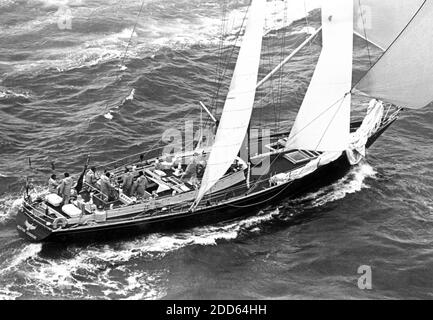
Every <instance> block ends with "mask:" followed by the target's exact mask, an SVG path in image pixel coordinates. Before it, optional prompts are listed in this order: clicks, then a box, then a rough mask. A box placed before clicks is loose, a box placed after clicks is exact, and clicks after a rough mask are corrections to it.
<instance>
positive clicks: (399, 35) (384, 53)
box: [350, 0, 427, 92]
mask: <svg viewBox="0 0 433 320" xmlns="http://www.w3.org/2000/svg"><path fill="white" fill-rule="evenodd" d="M426 3H427V0H424V2H423V3H422V5H421V6H420V7H419V8H418V10H417V11H416V12H415V14H414V15H413V16H412V18H411V19H410V20H409V22H408V23H407V24H406V26H405V27H404V28H403V30H401V31H400V33H399V34H398V36H397V37H396V38H395V39H394V41H393V42H392V43H391V44H390V45H389V46H388V48H387V49H386V50H385V51H384V52H383V53H382V55H381V56H380V57H379V59H377V60H376V62H375V63H374V64H373V65H372V66H370V68H369V69H368V70H367V71H366V72H365V74H364V75H363V76H362V77H361V78H360V79H359V80H358V81H357V82H356V83H355V84H354V85H353V86H352V89H351V90H350V91H351V92H352V91H353V90H354V89H355V87H356V86H357V85H358V84H359V83H360V82H361V81H362V79H364V78H365V76H366V75H367V74H368V73H369V72H370V70H371V69H373V68H374V66H375V65H376V64H377V63H378V62H379V61H380V60H382V58H383V57H384V56H385V55H386V54H387V53H388V51H389V50H390V49H391V48H392V47H393V46H394V44H395V43H396V41H397V40H398V39H399V38H400V37H401V36H402V34H403V33H404V32H405V31H406V29H407V28H408V27H409V25H410V24H411V23H412V21H413V20H414V19H415V18H416V16H417V15H418V13H420V12H421V10H422V9H423V8H424V5H425V4H426Z"/></svg>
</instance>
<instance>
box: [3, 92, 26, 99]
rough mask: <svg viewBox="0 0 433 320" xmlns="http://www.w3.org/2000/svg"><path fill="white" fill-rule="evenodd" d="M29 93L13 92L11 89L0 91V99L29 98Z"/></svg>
mask: <svg viewBox="0 0 433 320" xmlns="http://www.w3.org/2000/svg"><path fill="white" fill-rule="evenodd" d="M30 97H31V95H30V93H28V92H14V91H12V90H4V91H0V99H10V98H23V99H30Z"/></svg>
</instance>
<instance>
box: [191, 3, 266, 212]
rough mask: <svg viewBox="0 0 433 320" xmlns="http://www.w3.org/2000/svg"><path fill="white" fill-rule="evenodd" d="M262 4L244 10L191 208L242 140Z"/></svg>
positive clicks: (259, 38)
mask: <svg viewBox="0 0 433 320" xmlns="http://www.w3.org/2000/svg"><path fill="white" fill-rule="evenodd" d="M265 4H266V0H252V2H251V5H250V7H249V9H248V10H249V12H248V20H247V24H246V27H245V34H244V37H243V40H242V45H241V49H240V51H239V55H238V59H237V63H236V67H235V70H234V73H233V77H232V81H231V84H230V88H229V92H228V95H227V98H226V101H225V104H224V109H223V113H222V115H221V119H220V123H219V126H218V131H217V133H216V136H215V143H214V145H213V146H212V150H211V153H210V156H209V160H208V161H207V165H206V170H205V173H204V176H203V180H202V183H201V186H200V190H199V192H198V194H197V197H196V201H195V204H198V203H199V202H200V200H201V199H202V198H203V196H204V195H205V194H206V193H207V192H208V191H209V190H210V189H211V188H212V187H213V186H214V185H215V183H216V182H217V181H218V180H219V179H220V178H221V177H222V176H223V175H224V174H225V173H226V172H227V170H228V169H229V167H230V165H231V164H232V163H233V161H234V159H235V158H236V156H237V154H238V152H239V150H240V148H241V145H242V142H243V140H244V138H245V135H246V132H247V129H248V126H249V122H250V119H251V113H252V109H253V104H254V97H255V92H256V84H257V75H258V69H259V63H260V52H261V47H262V36H263V27H264V14H265Z"/></svg>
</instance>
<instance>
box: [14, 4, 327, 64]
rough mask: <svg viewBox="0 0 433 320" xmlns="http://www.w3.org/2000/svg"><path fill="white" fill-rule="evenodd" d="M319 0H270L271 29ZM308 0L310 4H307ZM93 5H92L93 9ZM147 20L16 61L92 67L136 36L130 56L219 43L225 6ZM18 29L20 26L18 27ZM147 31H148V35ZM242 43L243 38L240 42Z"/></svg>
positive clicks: (118, 53)
mask: <svg viewBox="0 0 433 320" xmlns="http://www.w3.org/2000/svg"><path fill="white" fill-rule="evenodd" d="M319 1H320V0H310V1H307V2H305V1H304V0H296V1H290V2H289V4H288V5H287V7H286V5H285V4H284V2H283V1H271V2H267V5H266V30H265V33H266V32H269V31H271V30H279V29H281V28H284V27H287V26H288V25H290V24H291V23H292V22H293V21H294V20H298V19H301V18H303V17H305V16H306V15H307V14H308V12H309V11H310V10H312V9H314V8H317V7H319ZM58 2H59V1H47V4H50V5H55V4H56V3H58ZM305 4H306V5H307V6H306V7H305ZM72 9H73V12H72V13H73V15H74V16H80V17H81V16H83V17H86V15H88V14H89V13H88V12H89V8H86V7H79V6H74V7H73V8H72ZM246 9H247V7H246V6H245V7H241V8H237V9H234V10H232V11H231V12H229V13H228V16H227V20H226V23H225V31H226V32H225V41H224V43H225V45H233V44H234V43H235V42H234V41H235V38H236V34H238V32H239V29H240V27H241V25H242V21H243V18H244V16H245V12H246ZM90 11H92V10H90ZM145 18H146V23H143V24H142V25H140V23H139V24H138V26H137V28H136V31H135V32H134V33H132V26H130V27H128V28H124V29H123V30H121V31H120V32H115V33H112V34H108V35H104V36H102V37H101V36H100V35H99V34H97V35H83V37H82V38H83V39H84V42H83V43H81V44H78V45H76V46H75V47H67V48H55V49H47V50H43V51H40V52H38V53H37V54H36V55H35V57H34V59H33V61H32V60H30V61H31V62H26V63H23V62H21V61H20V63H19V64H18V63H16V64H14V68H15V70H16V71H18V72H29V71H31V70H33V69H41V68H42V69H47V68H52V69H57V70H58V71H60V72H63V71H68V70H72V69H76V68H85V67H92V66H95V65H98V64H101V63H105V62H108V61H112V60H117V59H123V58H124V54H125V49H126V47H127V44H128V42H129V40H130V38H131V34H132V43H131V45H130V46H129V48H128V51H127V53H126V58H129V59H130V58H142V57H143V56H153V55H154V54H155V52H157V51H158V50H160V49H161V48H166V47H168V48H171V49H173V50H182V49H187V48H190V47H191V46H196V45H203V46H209V45H219V44H220V41H221V34H220V33H221V12H220V10H217V11H216V12H213V13H212V14H210V15H207V16H203V15H201V16H200V15H199V14H197V16H196V18H195V19H189V18H188V19H187V18H185V19H181V18H179V19H174V20H170V23H167V21H166V20H162V19H159V20H157V19H154V18H153V17H152V15H150V14H149V15H147V16H146V17H145ZM57 22H58V17H57V16H56V15H51V16H46V17H42V18H38V19H35V20H34V21H30V22H27V23H26V25H22V26H18V27H15V28H18V29H19V30H21V31H23V32H28V30H35V28H40V27H42V26H45V25H47V24H54V23H57ZM13 32H14V33H16V30H14V31H13ZM144 35H145V36H144ZM240 43H241V39H240V40H239V41H237V42H236V44H237V45H239V44H240Z"/></svg>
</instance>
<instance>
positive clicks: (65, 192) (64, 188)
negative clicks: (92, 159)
mask: <svg viewBox="0 0 433 320" xmlns="http://www.w3.org/2000/svg"><path fill="white" fill-rule="evenodd" d="M73 184H74V181H73V180H72V178H71V177H70V176H69V173H67V172H65V177H64V178H63V180H62V182H61V183H60V186H59V194H60V196H61V197H62V198H63V204H68V203H69V200H70V199H71V190H72V185H73Z"/></svg>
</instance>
